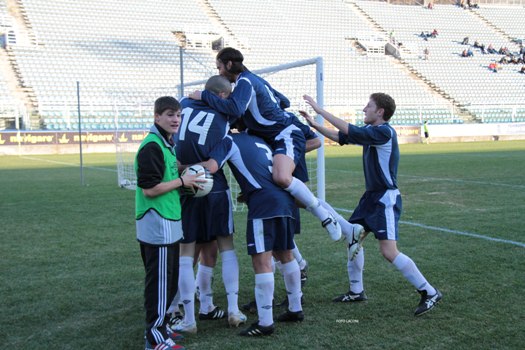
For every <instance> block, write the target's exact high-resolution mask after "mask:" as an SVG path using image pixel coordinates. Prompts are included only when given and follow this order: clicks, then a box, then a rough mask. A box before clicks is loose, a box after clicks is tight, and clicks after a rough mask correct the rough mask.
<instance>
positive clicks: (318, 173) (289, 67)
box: [115, 57, 325, 211]
mask: <svg viewBox="0 0 525 350" xmlns="http://www.w3.org/2000/svg"><path fill="white" fill-rule="evenodd" d="M253 72H254V73H255V74H257V75H259V76H261V77H263V78H264V79H265V80H267V81H268V82H269V83H270V84H271V85H272V87H273V88H274V89H276V90H278V91H279V92H281V93H282V94H284V95H285V96H286V97H288V99H289V100H290V104H291V106H290V108H288V109H287V111H289V112H293V113H294V114H296V115H297V116H298V117H299V119H301V120H302V117H300V115H299V113H298V111H299V110H301V109H303V110H307V111H308V112H309V113H310V114H313V111H312V110H311V109H310V108H309V106H307V105H306V104H305V103H304V100H303V97H302V96H303V95H305V94H307V95H310V96H312V97H314V98H315V99H316V100H317V101H318V103H319V104H320V105H321V106H322V105H323V97H324V96H323V61H322V58H320V57H318V58H312V59H307V60H302V61H296V62H291V63H286V64H281V65H277V66H272V67H267V68H263V69H255V70H253ZM205 83H206V80H201V81H195V82H189V83H185V84H184V89H180V86H179V89H178V90H177V89H175V88H173V89H166V90H164V92H163V93H159V94H158V96H157V97H160V96H162V95H170V91H171V92H175V91H181V90H182V91H186V93H188V92H189V91H193V90H202V89H203V88H204V84H205ZM171 95H175V94H174V93H171ZM153 103H154V99H153V98H145V99H144V102H143V103H141V104H140V105H141V106H140V110H141V117H140V119H139V123H142V124H140V125H142V128H140V127H139V128H138V129H139V130H137V129H136V128H132V127H131V126H133V125H131V124H130V122H129V120H130V118H122V117H119V120H118V121H117V123H116V124H117V131H116V133H117V134H116V135H115V143H116V154H117V170H118V184H119V186H120V187H123V188H127V189H135V188H136V176H135V170H134V160H135V153H136V151H137V148H138V146H139V145H140V142H141V141H142V139H143V138H144V136H145V135H146V134H147V131H148V129H149V126H150V125H151V123H152V122H153V117H152V113H153V112H152V111H153ZM121 108H129V107H121ZM119 115H122V113H119ZM143 115H147V116H146V117H144V116H143ZM303 121H304V120H303ZM135 126H136V124H135ZM320 137H321V136H320ZM321 143H322V145H323V146H321V148H320V149H318V150H316V151H312V152H309V153H308V154H307V156H306V162H307V166H308V175H309V178H310V182H309V184H308V185H309V187H310V188H311V190H312V191H313V192H314V193H315V194H316V195H317V197H319V198H321V199H324V195H325V190H324V148H323V147H324V142H321ZM224 170H225V173H226V176H227V178H228V179H229V184H230V188H231V193H232V201H233V207H234V210H237V211H238V210H243V208H244V205H243V204H241V203H237V195H238V194H239V188H238V186H237V183H236V182H235V179H234V178H233V176H232V175H231V173H230V170H229V168H227V167H226V168H225V169H224Z"/></svg>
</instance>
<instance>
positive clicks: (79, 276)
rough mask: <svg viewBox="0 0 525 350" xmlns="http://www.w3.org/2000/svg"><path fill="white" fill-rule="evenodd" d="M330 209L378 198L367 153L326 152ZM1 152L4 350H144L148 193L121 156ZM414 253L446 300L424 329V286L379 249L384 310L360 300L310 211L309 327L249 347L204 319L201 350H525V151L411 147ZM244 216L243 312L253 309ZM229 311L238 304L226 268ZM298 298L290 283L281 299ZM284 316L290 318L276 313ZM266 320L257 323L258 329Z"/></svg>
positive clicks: (406, 188)
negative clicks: (139, 235)
mask: <svg viewBox="0 0 525 350" xmlns="http://www.w3.org/2000/svg"><path fill="white" fill-rule="evenodd" d="M326 155H327V158H326V169H327V171H326V179H327V184H326V188H327V193H326V195H327V196H326V197H327V200H328V201H329V202H330V203H331V204H332V205H333V206H334V207H337V208H338V210H339V211H340V212H341V213H342V214H343V216H349V215H350V212H351V210H352V209H353V208H354V207H355V205H356V204H357V201H358V200H359V198H360V196H361V194H362V192H363V191H364V179H363V174H362V166H361V157H360V155H361V149H360V148H358V147H352V146H345V147H328V148H327V150H326ZM78 163H79V161H78V156H74V155H62V156H56V155H38V156H22V157H14V156H1V157H0V183H1V184H2V185H1V199H2V200H1V201H0V213H1V214H0V215H1V222H0V224H1V225H0V240H1V245H0V254H1V256H2V258H1V266H0V269H1V273H2V275H1V277H2V284H1V289H0V300H1V301H2V312H1V314H0V321H1V322H0V323H1V327H0V341H1V342H0V348H3V349H33V348H38V349H103V348H114V349H143V338H142V335H143V318H144V311H143V306H142V305H143V278H144V272H143V267H142V262H141V259H140V254H139V247H138V244H137V242H136V240H135V226H134V220H133V215H134V193H133V192H132V191H128V190H123V189H120V188H119V187H118V186H117V179H116V170H115V168H116V167H115V155H114V154H87V155H86V154H85V155H84V165H85V169H84V173H83V175H84V185H81V181H80V169H79V166H78ZM398 182H399V186H400V190H401V193H402V194H403V206H404V213H403V216H402V223H401V225H400V239H399V248H400V250H401V251H403V252H404V253H405V254H407V255H408V256H410V257H411V258H412V259H413V260H414V261H415V262H416V264H417V265H418V267H419V268H420V270H421V271H422V272H423V274H424V275H425V276H426V277H427V278H428V280H429V281H430V282H431V283H432V284H434V285H435V286H437V287H438V288H440V290H441V291H442V292H443V294H444V297H443V300H442V302H441V303H440V304H439V305H438V307H436V309H435V310H433V311H432V312H430V313H428V314H427V315H424V316H422V317H420V318H417V319H416V318H415V317H414V316H413V312H414V310H415V307H416V305H417V303H418V301H419V296H418V294H417V293H415V291H414V288H413V287H412V286H411V285H410V284H409V283H408V282H407V281H406V280H405V279H404V278H403V277H402V275H401V274H400V273H399V272H398V271H397V270H396V269H395V268H394V267H393V266H391V265H390V264H388V263H387V262H386V261H385V260H384V259H383V258H382V257H381V256H380V254H379V251H378V244H377V241H376V240H375V239H374V238H373V237H372V236H369V237H368V238H367V241H366V242H365V249H366V263H365V276H364V277H365V289H366V292H367V295H368V297H369V300H368V301H367V302H366V303H359V304H335V303H332V302H331V299H332V298H333V297H334V296H336V295H338V294H340V293H343V292H346V291H347V290H348V278H347V275H346V249H345V245H344V244H343V243H332V242H331V241H330V240H329V238H328V237H327V235H326V233H325V232H324V230H322V229H321V228H320V225H319V224H318V222H316V221H315V220H313V219H311V218H310V216H309V214H307V213H303V215H302V217H303V219H304V223H303V232H302V233H301V235H300V236H299V237H297V239H296V241H297V243H298V245H299V247H300V249H301V252H302V254H303V256H304V257H305V258H306V259H307V260H308V262H309V265H310V270H309V280H308V282H307V284H306V286H305V288H304V290H303V292H304V297H305V301H306V303H305V305H304V311H305V315H306V319H305V321H304V322H303V323H302V324H283V325H281V324H278V325H277V327H276V332H275V334H274V335H272V336H271V337H264V338H263V339H245V338H242V337H240V336H238V335H237V333H238V331H239V330H238V329H230V328H227V322H226V321H206V322H200V323H199V324H198V326H199V332H198V334H196V335H189V336H187V337H186V340H184V341H183V342H182V344H183V345H185V346H187V348H188V349H257V348H272V349H523V348H525V302H524V301H523V300H524V299H523V298H522V296H523V294H524V293H525V264H524V262H525V236H524V230H523V224H522V213H523V212H524V211H525V141H515V142H487V143H462V144H459V143H453V144H431V145H419V144H417V145H401V164H400V169H399V179H398ZM244 216H245V214H244V213H238V214H236V215H235V219H236V228H237V234H236V244H237V252H238V256H239V258H240V264H241V289H240V295H239V301H240V303H244V302H247V301H249V300H251V299H252V298H253V279H254V278H253V272H252V269H251V262H250V260H249V257H248V256H247V254H246V250H245V247H244V244H243V242H244V229H245V224H246V223H245V218H244ZM214 290H215V303H216V304H217V305H219V306H222V307H226V298H225V296H224V288H223V286H222V280H221V276H220V268H217V269H216V275H215V280H214ZM284 296H285V291H284V286H283V282H282V277H281V275H280V274H278V273H277V274H276V298H277V299H278V301H280V300H282V299H283V297H284ZM280 311H281V310H277V308H276V310H275V313H278V312H280ZM255 320H256V316H255V315H249V320H248V321H249V322H253V321H255Z"/></svg>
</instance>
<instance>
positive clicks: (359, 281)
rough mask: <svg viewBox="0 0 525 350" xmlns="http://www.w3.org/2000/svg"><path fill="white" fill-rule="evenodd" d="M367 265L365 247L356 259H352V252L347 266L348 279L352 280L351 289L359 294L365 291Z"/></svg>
mask: <svg viewBox="0 0 525 350" xmlns="http://www.w3.org/2000/svg"><path fill="white" fill-rule="evenodd" d="M364 265H365V249H364V248H361V249H360V250H359V252H358V253H357V255H356V256H355V259H354V260H353V261H350V254H349V255H348V261H347V263H346V267H347V270H348V280H349V281H350V291H351V292H352V293H355V294H359V293H361V292H362V291H363V289H364V288H363V267H364Z"/></svg>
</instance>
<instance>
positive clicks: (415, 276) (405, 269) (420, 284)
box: [392, 253, 436, 295]
mask: <svg viewBox="0 0 525 350" xmlns="http://www.w3.org/2000/svg"><path fill="white" fill-rule="evenodd" d="M392 264H394V266H395V267H396V268H397V269H398V270H399V271H401V273H402V274H403V276H405V278H406V279H407V280H408V281H409V282H410V283H412V285H413V286H414V287H416V289H417V290H426V291H427V294H428V295H434V294H436V290H435V289H434V287H432V286H431V285H430V283H428V282H427V280H426V279H425V277H424V276H423V274H422V273H421V272H419V269H418V268H417V266H416V264H415V263H414V261H413V260H412V259H410V258H409V257H408V256H406V255H405V254H403V253H399V255H398V256H396V258H395V259H394V261H392Z"/></svg>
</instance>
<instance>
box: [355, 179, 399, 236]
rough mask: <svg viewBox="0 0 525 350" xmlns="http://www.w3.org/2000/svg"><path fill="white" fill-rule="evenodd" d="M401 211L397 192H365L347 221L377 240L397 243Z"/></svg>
mask: <svg viewBox="0 0 525 350" xmlns="http://www.w3.org/2000/svg"><path fill="white" fill-rule="evenodd" d="M402 210H403V204H402V201H401V194H400V193H399V190H397V189H396V190H387V191H381V192H371V191H366V192H365V194H363V196H362V197H361V199H360V200H359V204H358V205H357V208H355V210H354V212H353V213H352V216H351V217H350V219H348V221H349V222H350V223H352V224H360V225H362V226H363V227H364V229H365V230H366V231H368V232H373V233H374V235H375V237H376V238H377V239H379V240H387V239H388V240H394V241H397V239H398V234H399V218H400V217H401V211H402Z"/></svg>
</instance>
